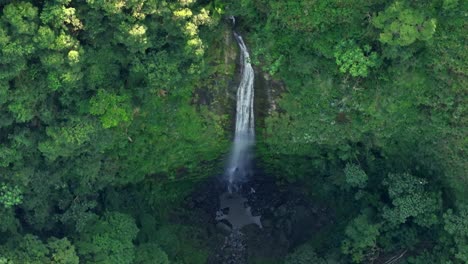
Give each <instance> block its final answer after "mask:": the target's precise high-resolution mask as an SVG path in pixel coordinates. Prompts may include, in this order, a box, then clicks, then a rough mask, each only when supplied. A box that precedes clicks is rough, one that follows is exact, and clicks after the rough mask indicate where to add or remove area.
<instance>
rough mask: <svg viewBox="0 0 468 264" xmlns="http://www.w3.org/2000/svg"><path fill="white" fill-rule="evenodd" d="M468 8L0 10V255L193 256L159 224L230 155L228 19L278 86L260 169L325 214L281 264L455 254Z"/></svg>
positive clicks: (34, 4) (195, 235)
mask: <svg viewBox="0 0 468 264" xmlns="http://www.w3.org/2000/svg"><path fill="white" fill-rule="evenodd" d="M467 13H468V2H467V1H462V0H425V1H422V0H415V1H410V0H391V1H389V0H372V1H359V0H275V1H272V0H239V1H227V0H199V1H196V0H86V1H76V0H50V1H49V0H47V1H33V0H17V1H16V0H2V1H0V263H9V264H10V263H15V264H16V263H70V264H72V263H161V264H167V263H186V264H192V263H206V262H207V260H208V259H209V255H211V254H213V252H212V248H211V249H210V248H209V247H208V246H207V240H208V239H206V237H205V235H206V234H204V233H203V231H202V230H201V228H200V227H198V226H188V225H184V224H183V223H182V222H175V221H172V219H171V217H173V215H174V211H177V210H174V208H175V207H176V206H177V205H178V204H180V203H181V201H182V200H183V198H184V197H186V196H187V195H188V194H189V193H190V192H191V191H192V189H193V188H194V186H195V183H196V182H197V181H198V180H200V179H203V178H208V177H211V176H213V175H215V173H216V172H217V170H218V169H219V168H220V167H221V165H222V162H219V160H220V158H221V157H222V155H223V154H224V153H226V152H227V150H228V144H227V143H228V140H227V139H228V136H227V135H228V133H229V131H228V129H230V127H231V125H230V122H229V121H228V120H227V118H226V117H225V113H228V112H229V111H226V110H225V109H224V111H222V110H223V108H224V107H226V106H224V105H223V103H224V102H225V98H222V97H223V96H225V92H224V90H226V88H227V87H228V85H227V81H226V80H228V79H229V78H233V67H234V65H226V63H227V62H228V61H229V60H227V58H228V57H229V55H228V54H225V52H224V49H225V47H224V45H225V43H226V40H225V38H224V36H225V33H226V32H229V30H230V28H229V27H230V26H229V25H227V23H225V21H224V20H223V16H224V15H225V14H229V15H231V14H232V15H235V16H236V18H237V21H238V25H237V26H238V30H240V31H242V32H243V33H244V34H243V35H244V36H245V38H246V40H247V42H248V45H249V48H251V51H252V52H251V53H252V62H254V63H255V64H256V66H257V69H261V70H262V71H264V72H265V73H266V74H268V76H269V77H270V78H272V79H273V80H275V81H277V82H279V83H282V87H283V94H282V95H281V98H277V104H278V107H277V109H276V111H273V113H272V114H271V115H269V116H268V117H267V118H266V120H265V121H264V123H265V126H264V127H260V128H258V137H257V138H258V141H259V144H258V154H257V156H258V157H259V160H260V161H261V165H262V166H263V167H264V168H265V169H266V170H267V171H268V172H270V174H271V175H274V176H275V177H276V179H277V184H278V185H279V186H280V187H281V186H289V185H297V186H300V189H301V190H302V192H303V193H304V194H305V195H307V196H308V197H309V198H310V199H311V200H313V201H316V202H319V203H322V204H325V205H326V206H327V207H329V208H332V210H333V212H334V220H333V221H334V222H333V224H332V225H331V227H329V228H325V229H323V230H322V231H321V232H322V233H321V234H316V235H314V236H313V237H310V238H309V239H308V241H306V242H304V243H302V244H301V245H297V246H295V247H293V248H290V253H289V254H288V255H287V256H284V263H370V262H373V261H380V262H382V263H383V262H385V261H387V260H391V259H397V260H399V261H402V262H404V263H412V264H419V263H454V264H457V263H468V220H467V219H468V207H467V206H466V203H467V202H468V193H467V192H466V190H467V188H468V178H467V176H466V171H468V164H467V160H468V159H467V156H466V152H467V146H468V144H467V140H466V136H467V121H468V120H467V117H468V113H467V111H466V105H467V103H468V102H467V98H468V97H467V87H468V82H467V73H468V64H467V61H468V52H467V48H466V43H468V35H467V34H466V28H467V26H468V25H467V23H468V22H467V21H466V16H467ZM220 91H221V92H220ZM220 109H221V110H220ZM259 123H262V124H263V120H262V121H261V122H259ZM177 213H180V212H177ZM182 213H183V214H186V215H187V216H190V217H192V215H191V214H190V213H191V212H182ZM195 217H196V216H195ZM265 261H266V263H277V261H279V260H277V259H275V260H273V259H272V260H271V261H270V260H265ZM268 261H270V262H268ZM280 261H283V260H280ZM380 262H379V263H380ZM389 263H390V262H389Z"/></svg>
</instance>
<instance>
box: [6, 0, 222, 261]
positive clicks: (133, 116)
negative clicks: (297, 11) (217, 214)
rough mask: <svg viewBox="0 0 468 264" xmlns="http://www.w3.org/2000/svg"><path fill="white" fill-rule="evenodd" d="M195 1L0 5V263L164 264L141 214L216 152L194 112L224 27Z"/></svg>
mask: <svg viewBox="0 0 468 264" xmlns="http://www.w3.org/2000/svg"><path fill="white" fill-rule="evenodd" d="M194 2H195V1H190V0H185V1H159V0H157V1H144V0H141V1H101V0H98V1H94V0H93V1H91V0H89V1H71V0H54V1H27V0H26V1H0V10H1V12H0V14H1V17H0V68H1V69H0V205H1V206H0V244H1V245H2V246H1V247H0V262H2V263H4V262H5V263H78V259H80V262H81V263H133V262H136V263H155V262H153V261H154V259H158V261H160V263H168V255H167V254H166V253H165V252H164V251H162V249H161V248H163V247H164V246H165V244H161V245H160V244H157V243H156V240H155V238H154V237H150V238H145V237H144V236H141V237H138V238H137V234H138V232H139V230H140V231H144V230H145V228H149V226H156V227H157V226H158V225H157V221H156V219H153V220H151V219H150V220H147V218H145V215H154V216H153V218H157V219H159V218H163V217H164V216H163V215H160V214H162V211H164V208H165V207H168V206H172V205H174V204H176V203H177V201H179V200H180V199H181V198H182V197H184V196H185V195H186V194H187V193H188V192H190V189H191V187H192V186H191V185H193V182H194V181H196V180H197V179H198V178H200V177H208V176H211V175H212V174H211V173H213V172H214V170H215V169H216V168H217V166H218V165H217V163H216V162H210V161H214V160H216V159H218V158H219V157H220V155H221V154H222V153H224V152H225V151H226V149H227V145H226V143H227V140H226V137H225V135H224V134H225V133H224V129H223V126H224V125H225V124H224V123H223V122H224V118H223V117H222V116H221V115H220V114H221V113H216V112H214V111H209V109H208V107H209V106H206V105H205V106H203V105H197V104H195V103H194V98H195V95H196V91H197V89H199V88H202V87H205V86H209V85H212V84H211V82H212V81H211V77H212V76H214V75H216V74H217V72H214V70H216V68H214V67H213V66H211V67H208V62H210V63H212V64H213V60H211V61H208V59H209V57H210V56H212V55H210V53H209V52H206V53H205V51H207V50H208V47H209V45H216V43H217V42H220V41H222V39H221V38H220V37H218V36H219V32H220V30H222V29H223V27H222V25H221V26H219V21H220V15H219V13H218V12H217V11H216V10H215V9H214V7H213V6H211V5H209V4H208V3H204V4H203V3H199V4H197V3H194ZM205 39H209V40H210V42H207V41H206V40H205ZM221 43H222V42H221ZM220 86H221V87H222V85H220ZM201 162H204V168H203V171H204V172H205V173H206V174H200V171H202V169H200V168H198V165H199V164H200V163H201ZM173 181H182V182H186V183H191V185H189V186H187V184H183V185H174V184H172V185H171V182H173ZM124 187H125V190H123V189H122V188H124ZM115 192H119V193H120V196H119V195H113V193H115ZM111 196H112V197H111ZM109 197H111V198H109ZM127 201H128V202H130V201H132V203H136V204H138V205H139V206H140V207H139V208H138V209H139V210H137V209H135V208H130V207H126V206H127V205H123V203H128V202H127ZM166 203H167V204H166ZM143 219H146V220H143ZM159 226H161V225H159ZM174 232H175V233H176V234H177V232H179V231H174ZM180 232H182V231H180ZM168 253H169V254H170V252H168ZM174 254H179V252H175V253H174ZM184 254H188V255H189V256H190V254H191V252H184ZM170 257H174V255H170ZM148 259H150V260H151V261H150V262H148V261H146V260H148ZM184 263H194V262H190V261H186V262H184ZM197 263H201V262H197Z"/></svg>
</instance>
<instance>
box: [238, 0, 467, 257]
mask: <svg viewBox="0 0 468 264" xmlns="http://www.w3.org/2000/svg"><path fill="white" fill-rule="evenodd" d="M229 8H230V11H231V12H233V13H235V14H237V15H239V16H241V17H242V18H243V19H244V21H243V28H244V30H246V31H248V32H249V36H250V42H251V43H252V45H253V46H254V47H253V49H254V54H255V58H254V61H255V62H257V64H258V66H259V67H261V68H262V69H263V70H264V71H266V72H268V73H269V74H270V75H271V77H272V78H274V79H276V80H278V81H282V82H283V86H284V89H285V91H284V93H283V95H282V97H281V98H280V99H279V100H278V110H277V111H276V112H275V113H274V114H273V115H271V116H270V117H268V118H267V120H266V127H265V128H264V129H262V130H261V134H262V142H261V145H260V151H261V154H260V157H261V159H262V161H263V164H264V166H265V167H267V168H269V171H270V172H271V173H272V174H275V175H276V176H277V178H278V181H279V182H280V184H283V185H289V184H294V183H299V184H300V185H302V186H304V187H303V188H302V189H303V191H304V192H305V193H307V194H308V195H309V196H310V197H311V199H313V200H315V201H321V202H322V203H326V204H327V205H328V206H330V207H332V208H333V209H334V211H335V213H336V221H337V224H335V225H334V226H333V228H332V229H328V230H327V231H323V232H329V233H326V234H321V235H318V236H317V237H318V238H322V240H320V241H316V240H317V239H318V238H313V237H311V238H310V239H311V241H310V243H311V244H312V245H318V246H315V247H307V246H302V247H300V248H299V249H298V250H297V251H296V252H295V253H292V255H291V256H290V257H288V258H287V263H312V262H311V261H309V260H308V261H305V262H304V261H303V262H301V261H302V260H301V259H304V258H305V259H306V258H316V255H315V254H316V253H315V252H317V253H318V254H322V255H321V256H322V257H326V258H327V257H328V258H329V260H328V261H329V262H331V263H335V261H339V262H345V263H349V262H355V263H367V262H372V261H375V260H378V261H382V262H385V261H387V260H390V259H391V257H392V256H393V257H395V259H398V260H400V261H402V260H405V259H406V261H408V263H468V259H467V258H466V252H468V251H467V247H466V245H467V244H466V241H467V238H468V237H467V236H466V234H465V233H466V232H464V231H461V230H463V229H466V227H467V226H466V225H464V224H463V223H462V222H461V221H462V220H461V218H462V215H463V214H464V212H465V210H466V208H465V207H466V206H464V204H466V202H467V198H468V197H467V195H466V194H467V192H466V189H467V188H468V178H467V176H466V171H468V166H467V165H468V164H467V156H466V151H467V144H466V135H467V119H466V117H467V116H468V115H467V111H466V104H467V96H466V92H467V89H466V88H467V87H468V82H467V73H468V64H467V54H468V53H467V49H466V43H467V42H468V39H467V35H466V27H467V22H466V19H465V18H464V17H465V16H466V14H467V12H468V5H467V2H466V1H456V0H454V1H451V0H432V1H405V0H395V1H379V0H376V1H342V0H324V1H313V0H297V1H267V0H245V1H239V2H238V3H237V4H231V5H230V6H229ZM454 212H456V213H455V214H454ZM455 215H457V216H455ZM448 219H451V220H448ZM455 219H457V220H455ZM455 226H457V227H455ZM452 228H454V229H452ZM455 229H456V230H458V231H456V232H455V231H454V230H455ZM336 234H340V235H336ZM324 237H327V239H323V238H324ZM304 251H308V253H307V254H308V255H307V254H306V253H299V252H304ZM337 253H338V254H339V257H338V260H337V258H336V255H337ZM400 255H401V257H400ZM305 256H308V257H305ZM293 258H294V259H295V260H293ZM428 259H433V260H434V261H433V262H431V261H429V262H427V261H428ZM314 261H315V262H317V263H319V260H314ZM393 261H396V260H393ZM424 261H426V262H424ZM388 263H390V262H388ZM392 263H393V262H392Z"/></svg>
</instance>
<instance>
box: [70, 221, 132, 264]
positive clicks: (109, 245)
mask: <svg viewBox="0 0 468 264" xmlns="http://www.w3.org/2000/svg"><path fill="white" fill-rule="evenodd" d="M137 233H138V228H137V226H136V224H135V220H134V219H133V218H132V217H131V216H129V215H126V214H122V213H118V212H106V213H105V214H104V216H102V217H101V218H100V219H99V220H97V221H95V222H94V223H90V224H89V225H88V226H87V227H86V228H85V230H84V231H83V232H82V233H81V234H80V236H79V237H77V238H76V247H77V251H78V254H79V256H80V258H82V259H83V261H85V262H92V263H103V264H104V263H119V264H120V263H121V264H126V263H128V264H130V263H133V261H134V259H135V247H134V245H133V242H132V241H133V240H134V239H135V238H136V236H137Z"/></svg>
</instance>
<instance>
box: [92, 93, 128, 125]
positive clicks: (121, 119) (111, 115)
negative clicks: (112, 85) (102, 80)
mask: <svg viewBox="0 0 468 264" xmlns="http://www.w3.org/2000/svg"><path fill="white" fill-rule="evenodd" d="M90 104H91V106H90V113H91V114H93V115H97V116H99V117H100V119H101V123H102V126H103V127H104V128H111V127H115V126H118V125H119V124H125V123H128V122H130V121H131V119H132V113H131V108H130V101H129V97H128V96H124V95H116V94H113V93H109V92H107V91H105V90H103V89H101V90H99V91H98V93H97V95H96V96H94V97H93V98H92V99H91V101H90Z"/></svg>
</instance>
